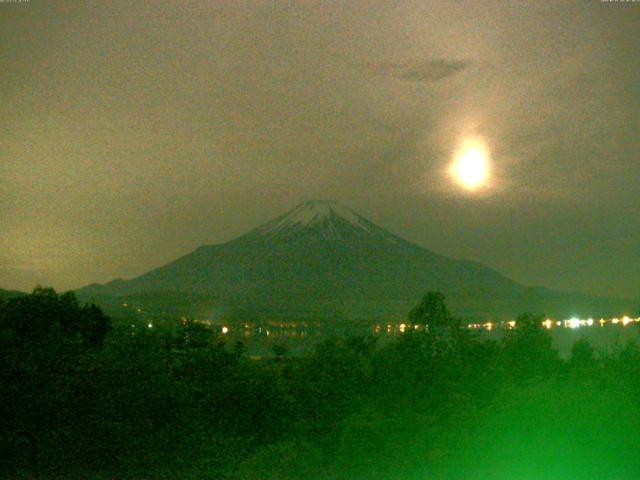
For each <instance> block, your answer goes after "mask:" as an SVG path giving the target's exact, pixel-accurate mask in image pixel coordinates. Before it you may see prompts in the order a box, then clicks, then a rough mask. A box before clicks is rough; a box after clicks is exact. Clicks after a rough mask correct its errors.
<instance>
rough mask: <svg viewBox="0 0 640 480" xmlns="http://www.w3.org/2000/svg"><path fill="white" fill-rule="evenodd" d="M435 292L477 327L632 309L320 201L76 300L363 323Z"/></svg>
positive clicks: (391, 315)
mask: <svg viewBox="0 0 640 480" xmlns="http://www.w3.org/2000/svg"><path fill="white" fill-rule="evenodd" d="M428 290H438V291H441V292H443V293H444V294H445V296H446V300H447V304H448V305H449V306H450V308H451V310H452V311H453V313H454V314H456V315H459V316H462V317H465V318H469V319H475V320H486V319H493V320H501V319H510V318H513V317H514V316H515V315H517V314H519V313H522V312H534V313H545V314H547V315H551V316H555V317H568V316H572V315H584V316H600V315H603V316H604V315H610V314H615V315H618V314H621V313H623V312H624V311H625V309H627V311H628V309H629V308H630V307H631V306H632V304H631V302H630V301H626V300H621V299H611V298H604V297H594V296H588V295H584V294H580V293H564V292H556V291H552V290H548V289H545V288H540V287H525V286H523V285H520V284H518V283H516V282H514V281H512V280H510V279H508V278H507V277H505V276H503V275H501V274H499V273H498V272H496V271H495V270H493V269H491V268H489V267H487V266H484V265H482V264H480V263H477V262H473V261H468V260H454V259H451V258H447V257H444V256H442V255H438V254H437V253H434V252H431V251H429V250H427V249H425V248H423V247H421V246H419V245H416V244H414V243H411V242H409V241H406V240H404V239H402V238H400V237H398V236H396V235H394V234H392V233H390V232H388V231H387V230H385V229H383V228H381V227H378V226H377V225H374V224H373V223H372V222H370V221H369V220H367V219H365V218H363V217H361V216H360V215H358V214H357V213H355V212H353V211H351V210H350V209H348V208H346V207H344V206H342V205H340V204H338V203H335V202H329V201H319V200H312V201H307V202H304V203H301V204H300V205H298V206H297V207H295V208H294V209H293V210H291V211H289V212H287V213H285V214H283V215H281V216H279V217H277V218H275V219H273V220H271V221H269V222H267V223H265V224H264V225H262V226H259V227H257V228H255V229H254V230H251V231H250V232H248V233H246V234H244V235H242V236H240V237H238V238H236V239H234V240H232V241H229V242H227V243H222V244H216V245H206V246H202V247H199V248H197V249H196V250H194V251H193V252H191V253H189V254H187V255H185V256H183V257H180V258H178V259H176V260H174V261H172V262H170V263H168V264H166V265H164V266H162V267H159V268H156V269H154V270H151V271H149V272H148V273H145V274H143V275H141V276H139V277H136V278H133V279H131V280H121V279H118V280H114V281H112V282H110V283H107V284H104V285H98V284H93V285H90V286H88V287H85V288H83V289H80V290H79V291H78V293H79V295H80V296H81V297H83V298H87V299H93V300H94V301H97V302H99V303H103V304H113V305H116V304H122V303H125V302H129V303H131V304H136V305H141V306H144V308H145V309H146V310H148V311H151V312H155V313H161V312H163V313H166V314H180V315H198V316H204V317H209V318H211V317H217V316H220V315H225V316H236V317H237V318H249V317H253V318H255V317H256V316H269V317H270V318H274V317H280V318H296V319H317V320H331V321H356V320H400V319H403V318H406V315H407V313H408V311H409V310H410V309H411V307H412V306H413V305H415V304H416V303H417V302H418V301H419V300H420V298H421V296H422V295H423V294H424V293H425V292H426V291H428Z"/></svg>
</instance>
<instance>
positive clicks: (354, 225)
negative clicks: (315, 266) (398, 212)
mask: <svg viewBox="0 0 640 480" xmlns="http://www.w3.org/2000/svg"><path fill="white" fill-rule="evenodd" d="M301 235H304V236H307V237H308V236H313V237H316V238H322V239H325V240H348V239H350V238H365V237H372V238H376V239H385V240H387V241H390V242H392V243H395V242H396V241H397V240H396V239H395V237H394V235H392V234H391V233H389V232H387V231H386V230H383V229H382V228H380V227H377V226H376V225H374V224H373V223H371V222H370V221H368V220H367V219H365V218H363V217H361V216H360V215H358V214H357V213H355V212H354V211H352V210H350V209H349V208H347V207H345V206H343V205H340V204H339V203H337V202H334V201H329V200H307V201H305V202H302V203H301V204H299V205H298V206H296V207H295V208H294V209H293V210H290V211H289V212H287V213H285V214H284V215H280V216H279V217H277V218H275V219H273V220H271V221H270V222H268V223H265V224H264V225H262V226H260V227H258V228H256V229H255V230H253V231H252V232H250V233H249V234H248V235H247V236H248V237H249V238H253V239H255V238H256V237H262V238H265V237H266V238H270V239H273V238H287V239H290V238H292V237H297V236H301Z"/></svg>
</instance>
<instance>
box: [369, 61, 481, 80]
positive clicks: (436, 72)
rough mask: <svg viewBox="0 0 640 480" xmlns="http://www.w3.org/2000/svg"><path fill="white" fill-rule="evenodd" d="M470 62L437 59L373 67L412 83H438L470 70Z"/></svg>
mask: <svg viewBox="0 0 640 480" xmlns="http://www.w3.org/2000/svg"><path fill="white" fill-rule="evenodd" d="M469 65H470V63H469V62H466V61H460V60H445V59H435V60H427V61H424V62H415V63H404V64H398V63H386V64H377V65H372V66H371V67H372V69H373V70H375V71H377V72H378V73H381V74H384V75H388V76H391V77H394V78H398V79H400V80H408V81H412V82H426V83H430V82H437V81H439V80H442V79H443V78H447V77H450V76H452V75H455V74H456V73H458V72H460V71H462V70H464V69H466V68H468V67H469Z"/></svg>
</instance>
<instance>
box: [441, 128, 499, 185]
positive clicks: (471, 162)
mask: <svg viewBox="0 0 640 480" xmlns="http://www.w3.org/2000/svg"><path fill="white" fill-rule="evenodd" d="M450 172H451V174H452V176H453V178H454V179H455V180H456V181H457V182H458V183H459V184H460V185H461V186H462V187H464V188H466V189H467V190H476V189H478V188H480V187H482V186H483V185H485V184H486V183H487V180H488V179H489V154H488V152H487V148H486V147H485V145H484V144H483V143H482V142H480V141H478V140H473V141H467V142H464V143H463V144H462V147H461V148H460V150H459V151H458V153H457V154H456V157H455V159H454V161H453V164H452V165H451V170H450Z"/></svg>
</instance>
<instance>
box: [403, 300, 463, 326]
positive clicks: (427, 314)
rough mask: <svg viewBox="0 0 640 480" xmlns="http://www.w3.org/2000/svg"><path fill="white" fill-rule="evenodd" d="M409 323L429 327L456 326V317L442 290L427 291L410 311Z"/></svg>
mask: <svg viewBox="0 0 640 480" xmlns="http://www.w3.org/2000/svg"><path fill="white" fill-rule="evenodd" d="M409 323H411V324H413V325H425V326H428V327H429V328H441V327H454V326H456V322H455V319H454V318H453V317H452V316H451V314H450V313H449V309H448V308H447V305H446V304H445V302H444V295H443V294H442V293H440V292H427V293H426V294H425V295H424V297H422V301H421V302H420V303H419V304H418V305H416V306H415V307H413V309H412V310H411V311H410V312H409Z"/></svg>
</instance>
